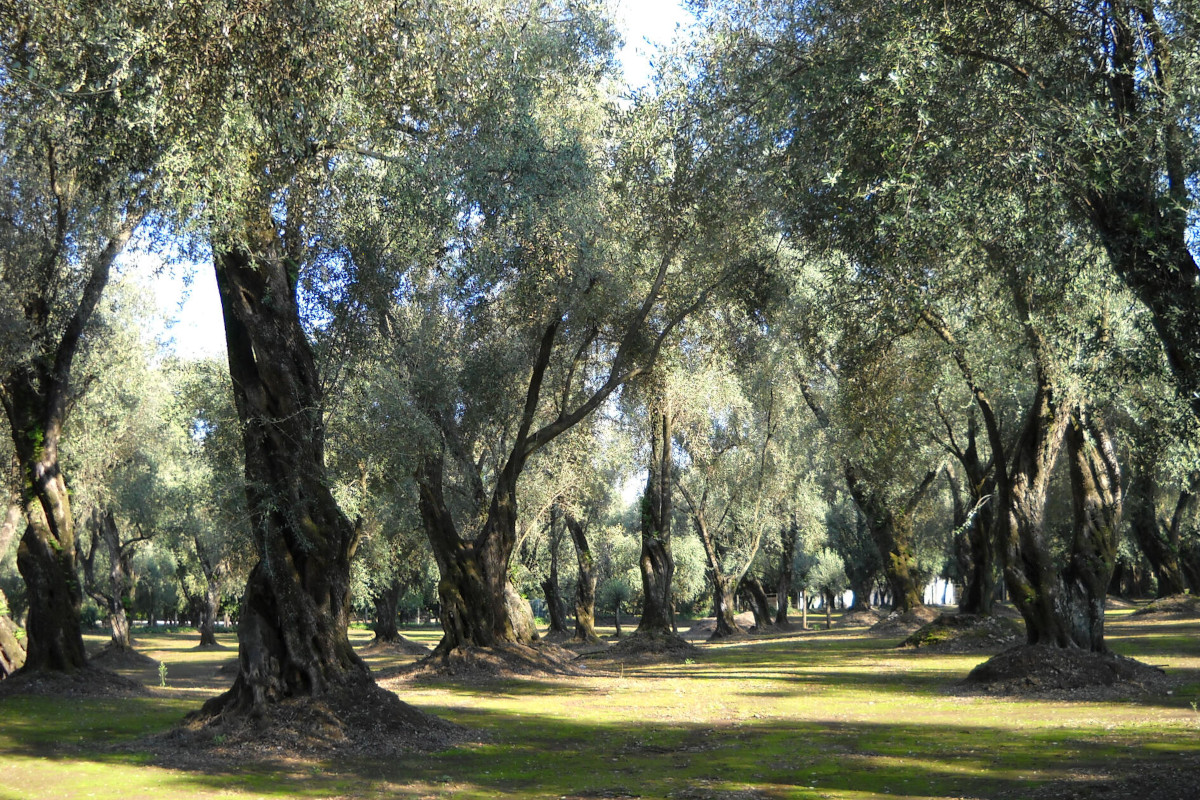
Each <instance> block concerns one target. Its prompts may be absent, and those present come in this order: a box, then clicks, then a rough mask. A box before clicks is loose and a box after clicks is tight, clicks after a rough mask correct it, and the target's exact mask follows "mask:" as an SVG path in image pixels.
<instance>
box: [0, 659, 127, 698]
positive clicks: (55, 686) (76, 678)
mask: <svg viewBox="0 0 1200 800" xmlns="http://www.w3.org/2000/svg"><path fill="white" fill-rule="evenodd" d="M22 694H26V695H39V696H43V697H75V698H82V697H92V698H108V697H147V696H149V695H150V690H149V689H147V688H146V687H145V686H143V685H142V684H140V683H138V682H137V681H134V680H131V679H129V678H126V677H124V676H123V675H118V674H117V673H115V672H112V671H110V670H107V669H104V668H102V667H98V666H93V665H90V664H89V665H88V666H86V667H84V668H83V669H79V670H75V671H74V672H57V671H42V672H17V673H14V674H13V675H12V676H11V677H9V678H6V679H5V680H3V681H0V697H9V696H12V695H22Z"/></svg>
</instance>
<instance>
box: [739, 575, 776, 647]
mask: <svg viewBox="0 0 1200 800" xmlns="http://www.w3.org/2000/svg"><path fill="white" fill-rule="evenodd" d="M738 592H740V593H741V595H742V599H743V600H745V601H748V602H749V604H750V609H751V610H752V611H753V612H754V627H755V629H756V630H757V631H758V632H759V633H762V632H763V631H765V630H766V629H767V628H770V627H771V604H770V602H769V601H768V600H767V593H766V592H765V591H764V590H763V587H762V584H761V583H759V582H758V578H756V577H754V576H753V575H752V574H750V573H749V572H747V573H746V574H745V575H743V576H742V579H741V580H740V581H738ZM783 602H784V603H786V602H787V597H786V596H783Z"/></svg>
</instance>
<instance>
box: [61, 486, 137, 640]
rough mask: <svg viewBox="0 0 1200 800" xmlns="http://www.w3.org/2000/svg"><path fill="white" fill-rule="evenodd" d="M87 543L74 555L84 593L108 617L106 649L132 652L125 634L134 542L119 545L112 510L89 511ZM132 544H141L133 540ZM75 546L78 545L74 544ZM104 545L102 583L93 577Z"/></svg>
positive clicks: (131, 585) (127, 636)
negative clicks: (105, 572) (109, 635)
mask: <svg viewBox="0 0 1200 800" xmlns="http://www.w3.org/2000/svg"><path fill="white" fill-rule="evenodd" d="M88 527H89V529H90V533H91V541H90V542H89V545H88V549H87V550H86V551H84V550H83V549H82V548H80V552H79V553H78V556H79V561H80V565H81V566H82V567H83V580H84V584H85V585H86V587H87V592H88V594H89V595H90V596H91V598H92V599H93V600H95V601H96V604H97V605H99V606H100V607H101V608H103V609H104V611H105V613H106V614H107V616H108V625H109V630H110V631H111V632H112V640H111V642H110V644H109V647H111V648H114V649H116V650H132V649H133V639H132V637H131V636H130V632H129V615H128V613H127V611H128V609H129V608H131V607H132V606H133V550H132V545H133V544H134V542H125V543H122V542H121V532H120V530H119V529H118V528H117V520H116V517H115V516H114V515H113V512H112V509H105V510H104V511H101V510H100V509H99V508H93V509H92V517H91V519H90V520H89V522H88ZM135 541H141V539H140V538H139V539H137V540H135ZM76 544H77V545H78V542H77V543H76ZM100 544H103V545H104V549H105V552H106V553H107V556H108V580H107V581H106V582H104V583H101V581H99V580H97V577H96V554H97V553H98V551H99V549H100Z"/></svg>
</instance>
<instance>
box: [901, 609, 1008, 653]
mask: <svg viewBox="0 0 1200 800" xmlns="http://www.w3.org/2000/svg"><path fill="white" fill-rule="evenodd" d="M1024 640H1025V633H1024V631H1022V630H1021V627H1020V626H1019V625H1017V623H1015V622H1013V621H1012V620H1011V619H1007V618H1005V617H995V616H986V615H982V614H942V615H940V616H938V618H937V619H935V620H934V621H933V622H930V623H929V624H927V625H923V626H922V627H920V628H918V629H917V630H916V631H914V632H913V633H912V634H911V635H910V636H909V637H908V638H907V639H905V640H904V641H903V642H901V643H900V647H906V648H912V649H916V650H921V651H922V652H927V653H998V652H1000V651H1001V650H1003V649H1005V648H1007V647H1013V646H1014V645H1018V644H1020V643H1021V642H1023V641H1024Z"/></svg>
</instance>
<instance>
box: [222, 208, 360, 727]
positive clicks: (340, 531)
mask: <svg viewBox="0 0 1200 800" xmlns="http://www.w3.org/2000/svg"><path fill="white" fill-rule="evenodd" d="M265 228H266V230H267V231H268V233H266V234H263V237H264V239H265V241H260V242H259V245H260V247H261V249H260V250H259V252H256V253H251V252H249V251H248V250H247V249H245V248H244V247H241V246H234V247H214V251H215V252H214V261H215V266H216V275H217V288H218V289H219V291H220V295H221V307H222V310H223V312H224V318H225V340H226V345H227V347H228V354H229V371H230V376H231V377H232V379H233V389H234V399H235V401H236V405H237V410H238V417H239V420H240V422H241V424H242V429H243V436H242V441H243V445H244V447H245V458H246V498H247V502H248V510H249V516H250V525H251V532H252V535H253V539H254V545H255V550H256V551H257V554H258V559H259V560H258V563H257V564H256V565H255V566H254V568H253V569H252V570H251V572H250V576H249V579H248V580H247V583H246V590H245V594H244V596H243V600H242V609H241V614H240V620H239V625H238V674H237V678H236V680H235V681H234V684H233V686H232V688H230V690H229V691H228V692H226V693H225V694H223V695H221V696H220V697H217V698H214V699H213V700H210V701H209V702H208V703H206V704H205V706H204V708H203V709H202V711H201V714H202V715H209V714H218V713H223V712H243V711H252V710H256V709H260V708H263V707H264V706H266V705H267V704H271V703H275V702H278V701H281V700H284V699H286V698H291V697H319V696H322V695H324V694H326V693H328V692H330V691H332V690H334V689H344V688H349V689H353V688H354V687H358V686H361V687H367V686H370V685H372V680H371V676H370V671H369V670H368V669H367V666H366V664H365V663H364V662H363V661H362V659H360V658H359V657H358V655H357V654H356V653H355V652H354V649H353V648H352V647H351V645H350V640H349V637H348V636H347V629H348V626H349V622H350V558H351V556H352V555H353V554H354V549H355V547H356V546H357V544H358V537H359V532H358V530H357V529H356V528H355V526H354V525H352V524H351V523H350V521H349V520H348V519H347V518H346V516H345V515H344V514H343V513H342V511H341V509H340V508H338V505H337V503H336V502H335V501H334V499H333V495H332V493H331V492H330V490H329V480H328V477H327V476H326V473H325V431H324V424H323V421H322V416H321V414H322V393H321V385H320V381H319V379H318V375H317V369H316V364H315V362H314V360H313V355H312V350H311V348H310V346H309V343H308V339H307V337H306V336H305V333H304V329H303V328H302V327H301V325H300V318H299V314H298V309H297V305H296V284H297V280H298V275H297V273H296V270H295V265H294V261H293V260H292V259H289V258H286V257H285V256H284V254H283V253H282V252H281V251H280V247H279V245H278V242H277V240H276V239H275V237H274V235H273V234H272V233H270V232H269V231H270V230H271V226H270V225H269V223H268V224H267V225H266V226H265Z"/></svg>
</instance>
